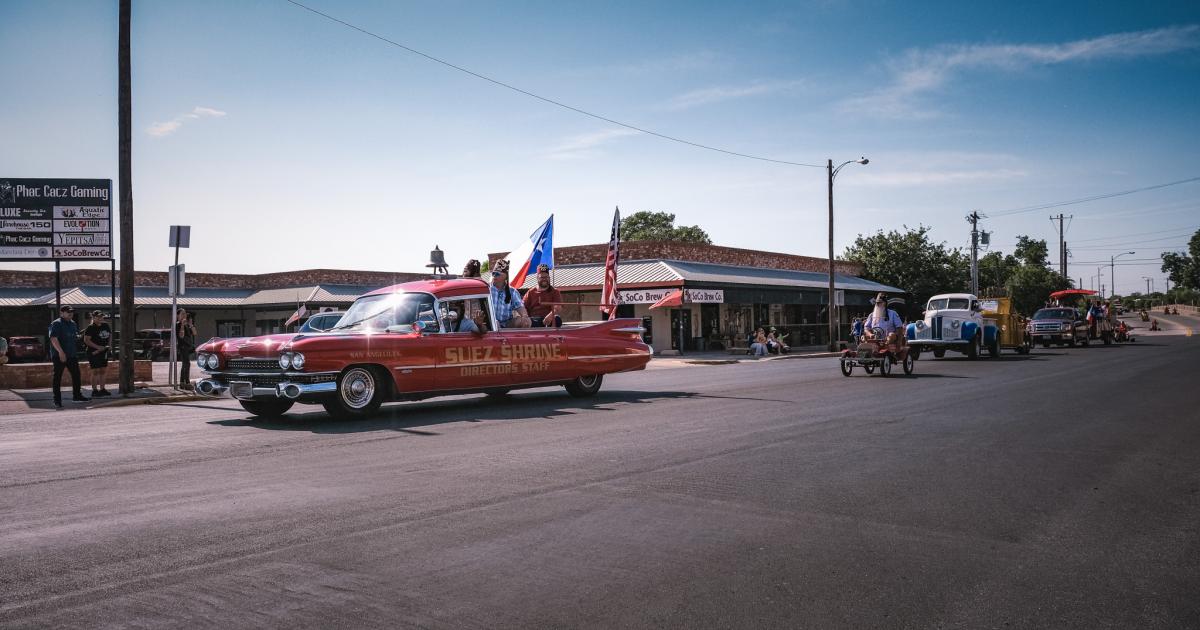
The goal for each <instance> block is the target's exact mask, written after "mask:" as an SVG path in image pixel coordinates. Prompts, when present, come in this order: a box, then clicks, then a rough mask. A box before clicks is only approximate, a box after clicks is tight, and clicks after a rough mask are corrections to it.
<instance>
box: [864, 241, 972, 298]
mask: <svg viewBox="0 0 1200 630" xmlns="http://www.w3.org/2000/svg"><path fill="white" fill-rule="evenodd" d="M929 230H930V228H928V227H925V226H923V225H922V226H918V227H916V228H910V227H908V226H904V231H903V232H901V231H899V230H892V231H890V232H887V233H886V234H885V233H884V232H883V231H882V230H880V231H878V232H876V233H875V234H873V235H871V236H863V235H862V234H859V235H858V238H856V239H855V240H854V244H853V245H851V246H850V247H847V248H846V251H845V252H843V254H842V258H845V259H846V260H850V261H854V262H858V263H862V265H863V276H865V277H866V278H867V279H869V280H874V281H875V282H879V283H882V284H887V285H891V286H893V287H899V288H901V289H904V290H905V291H906V292H908V293H909V294H910V295H911V296H912V299H913V305H914V306H919V305H923V304H924V303H925V302H926V301H928V300H929V298H930V297H931V296H933V295H936V294H938V293H950V292H954V291H962V290H964V289H965V288H966V286H967V284H968V283H969V280H970V269H971V261H970V259H968V257H967V256H966V255H965V254H963V252H962V251H961V250H959V249H957V248H948V247H946V244H945V243H944V242H943V243H934V242H932V241H931V240H930V239H929Z"/></svg>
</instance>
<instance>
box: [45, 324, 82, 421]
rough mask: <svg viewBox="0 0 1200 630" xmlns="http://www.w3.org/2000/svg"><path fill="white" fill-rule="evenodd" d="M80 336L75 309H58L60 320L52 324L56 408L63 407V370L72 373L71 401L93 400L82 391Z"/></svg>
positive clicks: (51, 355)
mask: <svg viewBox="0 0 1200 630" xmlns="http://www.w3.org/2000/svg"><path fill="white" fill-rule="evenodd" d="M78 336H79V326H78V325H77V324H76V323H75V309H73V308H71V307H70V306H62V307H60V308H59V309H58V319H56V320H54V321H53V322H50V361H51V362H52V363H53V364H54V385H53V388H54V406H55V407H60V408H61V407H62V406H63V404H62V392H61V391H59V390H60V389H61V387H62V375H63V370H67V371H69V372H70V373H71V394H72V395H71V400H74V401H76V402H87V401H89V400H91V398H88V397H87V396H84V395H83V391H81V390H80V386H81V385H82V384H81V383H80V382H79V380H80V377H79V357H77V356H75V355H76V352H77V351H78V350H77V349H76V347H75V340H76V338H77V337H78Z"/></svg>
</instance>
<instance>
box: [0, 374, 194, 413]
mask: <svg viewBox="0 0 1200 630" xmlns="http://www.w3.org/2000/svg"><path fill="white" fill-rule="evenodd" d="M153 367H154V380H153V381H152V382H149V383H146V382H137V383H134V388H135V389H134V391H133V393H131V394H130V395H129V396H122V395H121V394H120V391H119V388H118V386H117V384H116V383H109V384H108V390H109V391H110V392H112V396H107V397H103V398H92V400H91V401H90V402H86V403H82V402H72V401H71V385H70V381H71V377H70V376H69V375H64V376H63V386H62V389H61V391H62V399H63V406H62V408H63V409H64V410H67V409H100V408H103V407H121V406H125V405H142V404H154V403H163V402H183V401H189V400H209V398H208V397H206V396H199V395H196V394H193V393H191V392H183V391H178V390H175V389H173V388H172V387H171V386H170V385H168V384H167V381H168V377H169V373H168V370H167V367H168V364H167V363H166V362H165V361H164V362H160V363H155V364H154V366H153ZM192 370H193V374H191V375H190V376H192V377H193V380H195V378H198V377H196V375H195V373H194V372H196V371H198V370H197V368H195V367H194V366H193V367H192ZM110 374H115V371H113V370H110ZM82 389H83V395H84V396H88V397H91V395H92V388H91V386H89V385H86V384H85V385H84V386H83V388H82ZM56 409H57V408H56V407H55V406H54V395H53V394H52V393H51V392H50V388H49V387H41V388H36V389H0V416H4V415H12V414H19V413H29V412H32V411H55V410H56Z"/></svg>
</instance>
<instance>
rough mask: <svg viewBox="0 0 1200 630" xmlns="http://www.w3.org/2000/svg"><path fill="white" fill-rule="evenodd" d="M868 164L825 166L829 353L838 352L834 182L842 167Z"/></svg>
mask: <svg viewBox="0 0 1200 630" xmlns="http://www.w3.org/2000/svg"><path fill="white" fill-rule="evenodd" d="M868 163H870V160H868V159H867V158H865V157H861V158H858V159H857V160H847V161H845V162H842V163H841V164H838V165H837V168H834V166H833V160H829V161H828V162H826V165H825V168H826V169H827V171H826V172H827V173H828V174H829V302H828V304H826V307H825V314H826V317H828V318H829V351H830V352H835V351H836V350H837V336H838V332H837V320H835V319H834V318H833V308H834V307H833V303H834V290H833V180H834V178H836V177H837V175H838V173H839V172H840V171H841V170H842V167H843V166H846V165H847V164H863V165H866V164H868Z"/></svg>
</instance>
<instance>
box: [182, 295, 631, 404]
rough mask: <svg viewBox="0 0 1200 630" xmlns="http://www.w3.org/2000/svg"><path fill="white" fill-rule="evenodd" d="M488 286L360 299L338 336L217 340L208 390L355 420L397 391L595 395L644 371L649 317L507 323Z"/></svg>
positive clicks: (203, 352) (204, 387)
mask: <svg viewBox="0 0 1200 630" xmlns="http://www.w3.org/2000/svg"><path fill="white" fill-rule="evenodd" d="M494 315H495V311H494V310H493V308H492V303H491V293H490V290H489V288H488V285H487V284H486V283H485V282H483V281H482V280H479V279H471V278H464V279H454V280H428V281H418V282H409V283H405V284H399V285H396V286H393V287H388V288H385V289H379V290H378V291H373V292H371V293H368V294H366V295H363V296H362V297H359V298H358V299H357V300H355V302H354V304H353V305H351V306H350V309H349V310H347V311H346V313H345V314H344V315H343V316H342V319H343V320H344V321H343V322H342V323H340V324H339V328H338V334H329V335H313V334H276V335H264V336H261V337H251V338H239V339H214V340H211V341H209V342H207V343H205V344H203V345H201V346H200V347H199V348H198V349H197V354H196V363H197V364H198V365H200V366H201V367H203V369H204V371H205V372H206V373H207V376H206V377H205V378H204V379H203V380H201V381H200V382H199V383H197V385H196V391H198V392H199V393H201V394H205V395H210V396H215V395H220V394H224V393H226V392H228V393H229V394H230V395H232V396H233V397H234V398H236V399H238V401H239V402H240V403H241V405H242V407H243V408H245V409H246V410H247V411H249V412H250V413H252V414H254V415H256V416H260V417H278V416H280V415H283V414H284V413H287V411H288V409H290V408H291V407H292V405H293V404H294V403H308V404H320V405H323V406H324V407H325V410H326V411H328V412H329V413H330V414H331V415H333V416H335V417H342V418H358V417H363V416H367V415H370V414H371V413H373V412H375V410H377V409H378V408H379V406H380V404H382V403H384V402H388V401H395V400H421V399H424V398H430V397H433V396H448V395H456V394H465V393H486V394H489V395H504V394H506V393H508V392H509V391H510V390H514V389H523V388H530V387H546V386H548V385H561V386H563V387H565V388H566V390H567V393H569V394H570V395H572V396H580V397H582V396H594V395H596V393H597V392H599V391H600V386H601V384H602V383H603V380H604V375H605V374H610V373H613V372H628V371H633V370H641V369H645V367H646V364H647V363H648V362H649V361H650V354H651V352H652V350H651V348H650V347H649V346H647V345H646V344H645V343H643V342H642V333H643V332H644V330H643V329H642V321H641V320H640V319H614V320H608V321H604V322H600V323H580V324H565V325H563V327H562V328H504V329H500V327H499V326H498V322H497V321H496V319H495V316H494Z"/></svg>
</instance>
